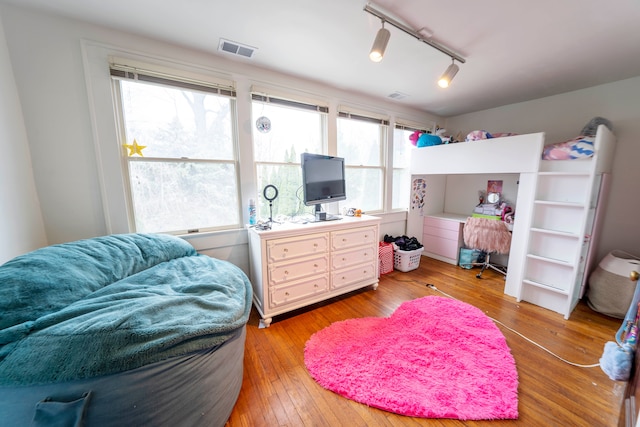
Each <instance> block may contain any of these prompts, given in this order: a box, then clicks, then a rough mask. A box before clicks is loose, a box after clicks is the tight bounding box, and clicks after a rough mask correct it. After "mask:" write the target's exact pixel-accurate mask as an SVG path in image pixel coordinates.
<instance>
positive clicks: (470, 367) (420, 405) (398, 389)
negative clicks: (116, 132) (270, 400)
mask: <svg viewBox="0 0 640 427" xmlns="http://www.w3.org/2000/svg"><path fill="white" fill-rule="evenodd" d="M304 361H305V364H306V366H307V370H308V371H309V373H310V374H311V376H312V377H313V378H314V379H315V380H316V381H317V382H318V384H320V385H321V386H322V387H324V388H326V389H328V390H331V391H333V392H335V393H338V394H340V395H342V396H344V397H347V398H349V399H352V400H355V401H356V402H360V403H364V404H366V405H369V406H373V407H376V408H380V409H384V410H386V411H389V412H394V413H397V414H401V415H408V416H412V417H422V418H455V419H460V420H483V419H515V418H518V372H517V371H516V366H515V361H514V359H513V356H512V354H511V351H510V349H509V347H508V346H507V343H506V340H505V338H504V336H503V335H502V333H501V332H500V330H499V329H498V327H497V326H496V325H495V324H494V323H493V322H492V321H491V319H489V318H488V317H487V316H486V315H485V314H484V313H482V311H480V310H479V309H478V308H476V307H474V306H472V305H469V304H466V303H463V302H461V301H457V300H454V299H450V298H444V297H436V296H429V297H423V298H419V299H416V300H413V301H407V302H405V303H403V304H402V305H400V307H398V309H397V310H396V311H395V312H394V313H393V314H392V315H391V316H390V317H388V318H378V317H365V318H361V319H349V320H344V321H341V322H336V323H333V324H331V325H330V326H328V327H326V328H324V329H322V330H321V331H319V332H317V333H315V334H313V335H312V336H311V338H309V341H307V343H306V345H305V349H304Z"/></svg>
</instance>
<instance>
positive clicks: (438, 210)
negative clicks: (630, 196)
mask: <svg viewBox="0 0 640 427" xmlns="http://www.w3.org/2000/svg"><path fill="white" fill-rule="evenodd" d="M572 141H574V140H570V141H568V143H572ZM545 143H547V145H546V146H545ZM550 147H552V145H549V144H548V142H547V141H545V134H544V133H543V132H540V133H532V134H525V135H514V136H505V137H499V138H493V139H485V140H479V141H469V142H463V143H454V144H445V145H436V146H429V147H423V148H414V149H413V150H412V155H411V166H410V171H411V175H412V176H413V177H414V179H415V178H416V177H421V178H423V179H424V180H425V182H426V191H425V197H424V198H425V201H424V203H423V207H422V208H421V210H420V211H418V210H416V209H411V210H410V211H409V216H408V221H407V233H408V234H410V235H422V232H421V230H422V217H423V216H424V215H436V216H444V217H446V216H448V215H451V216H452V217H458V218H459V217H460V216H461V215H462V216H464V215H469V216H470V214H471V211H469V212H446V211H445V202H444V200H445V198H446V197H449V198H451V197H455V195H452V194H445V193H446V192H447V191H448V190H449V191H450V189H447V188H446V187H447V176H450V175H460V174H518V180H517V197H516V201H515V205H516V215H515V218H516V219H515V222H514V226H513V235H512V237H513V238H512V244H511V250H510V255H509V264H508V270H509V274H508V275H507V279H506V285H505V293H506V294H508V295H511V296H514V297H516V298H517V299H518V301H520V300H526V301H529V302H532V303H534V304H537V305H541V306H544V307H546V308H549V309H551V310H554V311H557V312H560V313H562V314H564V315H565V318H568V316H569V314H570V312H571V311H572V309H573V307H574V306H575V304H576V303H577V300H578V299H579V298H580V297H581V296H582V295H583V294H584V285H585V279H586V276H587V274H588V272H589V271H590V269H591V268H592V264H593V251H592V247H593V246H594V244H593V242H594V241H595V237H596V236H597V234H598V231H599V222H600V217H601V215H599V214H598V213H599V210H598V209H596V207H597V206H598V205H601V204H602V203H598V202H600V201H601V200H602V197H601V196H600V197H599V194H601V193H602V190H603V189H604V188H603V187H604V186H606V183H607V182H608V179H605V178H604V177H605V176H606V175H608V174H609V173H610V172H611V163H612V160H613V154H614V151H615V137H614V135H613V133H612V132H611V131H610V130H609V128H608V127H607V126H606V125H604V124H599V125H598V126H597V132H596V133H595V137H594V138H593V150H592V153H591V154H590V155H588V156H585V157H581V158H578V159H572V160H546V159H543V153H545V151H549V150H550ZM576 183H579V188H576V189H575V194H572V192H573V191H574V190H573V189H569V187H570V186H571V185H574V184H576ZM604 194H605V195H606V192H605V193H604ZM546 198H548V199H549V200H544V199H546ZM583 207H584V209H582V208H583ZM552 209H556V210H560V211H562V210H563V209H564V210H568V209H573V210H574V214H572V215H574V216H573V217H571V216H570V215H564V214H563V215H564V217H563V218H565V217H566V218H568V219H565V222H567V221H568V222H569V223H571V224H568V225H567V224H559V225H556V224H552V225H550V226H549V227H551V228H556V230H551V231H550V230H544V228H545V227H546V224H541V222H545V221H549V222H553V221H551V220H549V219H548V218H545V216H546V215H548V214H547V211H549V212H550V210H552ZM578 209H580V210H578ZM575 214H579V216H575ZM561 216H562V215H561ZM574 224H575V225H574ZM563 228H566V230H564V229H563ZM553 233H555V234H559V235H561V236H563V237H565V238H567V239H571V240H572V241H573V240H575V241H576V242H577V241H579V240H582V238H584V239H585V240H588V244H587V246H588V247H587V248H581V249H580V250H579V251H578V255H576V258H575V259H562V260H561V261H558V260H555V259H553V260H552V261H554V262H555V264H557V265H559V266H560V267H559V268H561V269H567V270H569V268H571V269H572V272H571V273H567V274H566V276H567V277H563V280H565V281H569V282H571V284H570V286H569V287H568V288H567V287H563V285H558V284H555V283H551V282H553V281H554V280H556V278H555V277H553V278H549V277H540V278H538V277H534V278H535V279H539V280H534V278H531V277H529V276H536V274H537V273H536V272H535V271H534V270H536V268H534V266H535V265H536V263H537V262H540V263H543V262H546V261H547V259H546V257H544V256H542V255H540V254H539V253H538V252H544V250H546V249H545V248H540V247H537V246H536V245H538V246H540V245H544V244H543V243H538V240H545V239H546V240H550V238H548V237H549V236H550V235H551V234H553ZM541 235H542V236H543V238H540V237H539V236H541ZM572 244H573V243H572ZM577 244H578V243H576V245H577ZM580 251H584V252H585V254H587V256H586V264H581V265H577V263H578V262H579V259H580V257H581V255H580ZM583 258H585V257H584V256H583ZM540 270H543V268H540ZM563 274H564V273H563ZM563 274H560V276H562V275H563ZM543 279H544V280H543ZM545 281H546V282H549V283H550V284H548V283H546V282H545Z"/></svg>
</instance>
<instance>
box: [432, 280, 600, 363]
mask: <svg viewBox="0 0 640 427" xmlns="http://www.w3.org/2000/svg"><path fill="white" fill-rule="evenodd" d="M426 285H427V288H429V289H432V290H434V291H436V292H440V293H441V294H442V295H444V296H446V297H448V298H451V299H454V300H457V301H460V300H459V299H458V298H456V297H454V296H451V295H449V294H448V293H446V292H443V291H441V290H440V289H438V288H436V286H435V285H433V284H431V283H427V284H426ZM487 317H488V318H489V319H491V320H493V321H494V322H495V323H498V324H499V325H501V326H502V327H504V328H506V329H508V330H510V331H511V332H513V333H514V334H516V335H519V336H520V337H522V338H523V339H525V340H527V341H529V342H530V343H531V344H533V345H535V346H536V347H538V348H540V349H542V350H544V351H546V352H547V353H549V354H550V355H552V356H553V357H555V358H556V359H559V360H561V361H563V362H564V363H567V364H569V365H572V366H576V367H578V368H596V367H598V366H600V364H599V363H594V364H592V365H582V364H580V363H574V362H570V361H568V360H566V359H563V358H562V357H560V356H558V355H557V354H555V353H554V352H552V351H551V350H549V349H547V348H545V347H543V346H542V345H540V344H538V343H537V342H535V341H533V340H532V339H530V338H527V337H526V336H524V335H523V334H521V333H520V332H518V331H516V330H515V329H513V328H510V327H509V326H507V325H505V324H504V323H502V322H501V321H499V320H497V319H494V318H493V317H491V316H487Z"/></svg>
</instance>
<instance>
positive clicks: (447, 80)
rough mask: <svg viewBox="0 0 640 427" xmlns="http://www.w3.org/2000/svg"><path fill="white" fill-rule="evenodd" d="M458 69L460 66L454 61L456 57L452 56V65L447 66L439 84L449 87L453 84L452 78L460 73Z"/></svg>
mask: <svg viewBox="0 0 640 427" xmlns="http://www.w3.org/2000/svg"><path fill="white" fill-rule="evenodd" d="M458 70H460V67H458V65H457V64H456V63H455V62H454V59H453V58H451V65H449V66H448V67H447V69H446V70H445V72H444V74H442V76H440V80H438V86H440V87H442V88H448V87H449V85H450V84H451V80H453V78H454V77H455V76H456V74H458Z"/></svg>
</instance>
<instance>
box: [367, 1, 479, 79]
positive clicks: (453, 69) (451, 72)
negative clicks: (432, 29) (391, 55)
mask: <svg viewBox="0 0 640 427" xmlns="http://www.w3.org/2000/svg"><path fill="white" fill-rule="evenodd" d="M364 11H365V12H367V13H370V14H371V15H373V16H375V17H377V18H379V19H380V20H381V21H382V28H381V29H380V30H378V34H377V35H376V39H375V41H374V43H373V48H372V49H371V53H369V58H371V60H372V61H374V62H380V61H381V60H382V56H383V54H384V49H385V48H386V46H387V43H388V42H389V31H388V30H387V29H385V28H384V24H385V22H386V23H389V24H391V25H393V26H394V27H395V28H397V29H399V30H400V31H403V32H405V33H407V34H409V35H410V36H412V37H415V38H416V39H418V41H421V42H423V43H425V44H427V45H429V46H431V47H432V48H434V49H436V50H438V51H440V52H442V53H444V54H445V55H447V56H449V57H450V58H451V65H449V67H448V68H447V70H446V71H445V72H444V74H443V75H442V77H440V80H439V81H438V84H439V85H440V86H441V87H448V86H449V84H450V83H451V80H452V79H453V77H454V76H455V75H456V74H457V72H458V71H459V70H460V67H458V65H457V64H455V61H458V62H459V63H461V64H464V63H465V62H466V61H465V59H464V58H463V57H461V56H460V55H458V54H457V53H455V52H453V51H451V50H450V49H448V48H447V47H445V46H443V45H441V44H440V43H437V42H435V41H433V40H431V39H430V38H425V37H424V36H422V35H421V34H420V33H419V32H417V31H415V30H413V29H411V28H409V27H407V26H406V25H404V24H403V23H402V22H399V21H396V20H395V19H393V18H391V17H389V16H387V15H385V14H384V13H382V12H380V11H379V10H376V9H374V8H373V7H371V5H369V4H366V5H365V6H364ZM383 30H384V31H386V36H381V32H382V31H383ZM383 37H386V39H385V40H384V47H383V48H382V50H381V51H380V52H381V53H380V54H379V56H378V55H374V49H375V48H376V47H377V44H378V38H383ZM374 58H378V59H377V60H376V59H374ZM445 78H446V84H445V86H442V83H441V82H442V81H443V79H445Z"/></svg>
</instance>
